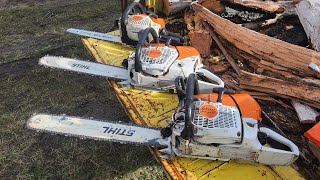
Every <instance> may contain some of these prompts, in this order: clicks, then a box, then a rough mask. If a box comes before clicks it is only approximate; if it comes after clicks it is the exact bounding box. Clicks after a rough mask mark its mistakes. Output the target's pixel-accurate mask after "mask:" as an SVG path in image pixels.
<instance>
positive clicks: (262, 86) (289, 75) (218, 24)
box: [192, 3, 320, 109]
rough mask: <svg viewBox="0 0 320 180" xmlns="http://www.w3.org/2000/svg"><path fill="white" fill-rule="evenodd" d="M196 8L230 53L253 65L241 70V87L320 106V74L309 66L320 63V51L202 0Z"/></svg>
mask: <svg viewBox="0 0 320 180" xmlns="http://www.w3.org/2000/svg"><path fill="white" fill-rule="evenodd" d="M192 8H193V10H194V11H195V13H196V14H197V15H198V16H200V17H201V18H202V19H203V20H205V21H207V22H208V23H209V24H210V25H211V26H212V29H213V30H214V31H215V32H216V33H217V34H218V35H219V39H220V40H221V42H222V44H223V46H224V47H225V48H226V50H227V53H228V54H230V55H231V56H232V57H233V58H234V59H236V60H239V61H241V62H242V63H243V64H246V65H248V66H249V69H252V70H251V71H250V72H247V71H241V76H240V77H238V79H239V87H240V88H241V89H244V90H249V91H257V92H262V93H266V94H269V95H270V96H277V97H283V98H287V99H292V100H297V101H299V102H302V103H305V104H308V105H310V106H313V107H315V108H318V109H320V89H319V87H317V86H316V85H315V84H317V82H318V80H319V78H320V74H319V73H317V72H315V71H313V70H311V69H310V68H309V65H310V64H311V63H313V64H316V65H317V66H320V53H319V52H316V51H314V50H311V49H307V48H304V47H300V46H297V45H293V44H289V43H286V42H284V41H281V40H278V39H275V38H272V37H269V36H266V35H263V34H260V33H258V32H255V31H252V30H249V29H246V28H244V27H242V26H239V25H237V24H234V23H232V22H231V21H229V20H227V19H224V18H221V17H220V16H218V15H216V14H214V13H213V12H211V11H210V10H208V9H206V8H204V7H202V6H201V5H199V4H196V3H195V4H193V5H192ZM248 71H249V70H248ZM306 79H308V80H309V82H306V81H305V80H306ZM310 81H313V82H314V83H310Z"/></svg>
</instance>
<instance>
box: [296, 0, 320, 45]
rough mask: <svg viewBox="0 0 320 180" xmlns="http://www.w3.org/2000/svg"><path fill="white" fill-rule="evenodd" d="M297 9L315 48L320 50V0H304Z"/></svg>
mask: <svg viewBox="0 0 320 180" xmlns="http://www.w3.org/2000/svg"><path fill="white" fill-rule="evenodd" d="M296 11H297V14H298V16H299V19H300V22H301V24H302V26H303V28H304V31H305V32H306V34H307V36H308V38H309V39H310V41H311V44H312V46H313V48H314V49H315V50H317V51H320V1H319V0H302V1H301V2H300V3H299V4H298V5H297V8H296Z"/></svg>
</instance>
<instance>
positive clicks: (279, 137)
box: [259, 127, 300, 156]
mask: <svg viewBox="0 0 320 180" xmlns="http://www.w3.org/2000/svg"><path fill="white" fill-rule="evenodd" d="M259 130H260V132H263V133H266V134H267V135H268V138H271V139H273V140H276V141H277V142H279V143H281V144H283V145H286V146H287V147H288V148H289V149H290V150H291V152H292V153H293V154H294V155H296V156H299V154H300V153H299V148H298V147H297V146H296V145H295V144H294V143H293V142H292V141H290V140H289V139H287V138H285V137H283V136H282V135H280V134H278V133H276V132H275V131H273V130H271V129H269V128H266V127H260V128H259Z"/></svg>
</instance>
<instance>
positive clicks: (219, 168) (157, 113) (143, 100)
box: [83, 39, 303, 180]
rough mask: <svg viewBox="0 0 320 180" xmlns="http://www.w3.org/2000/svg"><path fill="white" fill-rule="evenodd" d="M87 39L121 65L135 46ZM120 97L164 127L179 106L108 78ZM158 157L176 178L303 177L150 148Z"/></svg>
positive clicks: (145, 119) (136, 115)
mask: <svg viewBox="0 0 320 180" xmlns="http://www.w3.org/2000/svg"><path fill="white" fill-rule="evenodd" d="M83 43H84V45H85V46H86V48H87V49H88V51H89V52H90V53H91V54H92V55H93V57H94V58H95V59H96V60H97V61H98V62H100V63H107V64H112V65H115V66H120V65H121V62H122V61H123V59H125V58H126V56H128V55H129V54H130V52H132V49H130V48H127V47H123V46H121V45H120V44H115V43H109V42H103V41H98V40H94V39H83ZM108 82H109V84H110V85H111V86H112V88H113V89H114V91H115V93H116V95H117V97H118V99H119V101H120V102H121V104H122V105H123V106H124V108H125V109H126V111H127V113H128V115H129V116H130V118H131V119H132V120H133V121H134V122H135V123H136V124H143V125H148V126H153V127H163V126H165V125H166V120H170V119H171V115H172V113H173V112H174V111H175V109H176V108H177V106H178V98H177V96H176V95H174V94H169V93H159V92H150V91H143V90H137V89H132V90H128V91H122V90H120V88H121V85H119V84H117V83H116V82H115V81H111V80H109V81H108ZM150 150H151V152H152V153H153V154H154V157H155V158H156V159H157V160H158V161H159V163H160V164H161V165H162V166H163V167H164V169H165V170H166V172H167V173H168V175H169V177H170V178H172V179H213V178H214V179H221V180H222V179H223V180H224V179H303V177H302V176H301V175H300V174H299V173H298V172H297V171H296V170H295V169H294V168H293V167H291V166H283V167H280V166H265V165H261V164H255V165H252V164H240V163H237V162H235V161H230V162H222V161H211V160H200V159H190V158H176V159H175V160H174V161H168V160H164V159H161V158H160V157H159V156H160V153H159V151H158V150H157V149H153V148H150Z"/></svg>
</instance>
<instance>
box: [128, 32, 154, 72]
mask: <svg viewBox="0 0 320 180" xmlns="http://www.w3.org/2000/svg"><path fill="white" fill-rule="evenodd" d="M149 34H151V35H152V38H153V41H154V42H155V43H157V44H158V43H159V38H158V35H157V33H156V31H155V30H154V29H153V28H147V29H145V30H144V31H143V32H142V34H141V37H140V40H139V42H138V44H137V47H136V52H135V62H134V68H135V71H136V72H141V70H142V64H141V61H140V56H141V48H142V47H143V46H144V43H145V42H146V41H147V40H148V38H149Z"/></svg>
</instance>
